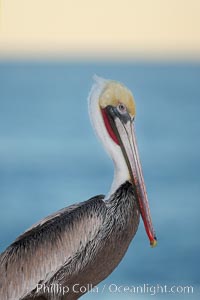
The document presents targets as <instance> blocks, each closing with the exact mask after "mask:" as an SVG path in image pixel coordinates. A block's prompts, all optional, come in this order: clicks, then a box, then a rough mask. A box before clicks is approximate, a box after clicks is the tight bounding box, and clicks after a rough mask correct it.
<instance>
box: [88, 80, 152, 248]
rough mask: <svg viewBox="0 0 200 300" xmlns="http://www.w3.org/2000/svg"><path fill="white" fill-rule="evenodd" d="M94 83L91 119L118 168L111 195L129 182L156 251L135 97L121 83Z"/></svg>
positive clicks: (90, 110)
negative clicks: (134, 192)
mask: <svg viewBox="0 0 200 300" xmlns="http://www.w3.org/2000/svg"><path fill="white" fill-rule="evenodd" d="M94 79H95V84H94V85H93V87H92V90H91V92H90V95H89V112H90V118H91V121H92V124H93V126H94V128H95V130H96V133H97V135H98V136H99V138H100V139H101V140H102V142H103V144H104V146H105V148H106V150H107V152H108V153H109V155H110V156H111V158H112V159H113V161H114V166H115V173H114V180H113V184H112V187H111V191H110V192H109V195H110V194H113V193H114V192H115V190H116V189H117V188H119V187H120V185H121V184H123V183H124V182H125V181H127V180H128V181H130V182H131V183H132V184H133V186H134V188H135V191H136V198H137V201H138V205H139V209H140V213H141V216H142V219H143V222H144V226H145V230H146V233H147V235H148V238H149V240H150V244H151V246H153V247H154V246H155V245H156V237H155V233H154V229H153V225H152V221H151V215H150V209H149V204H148V198H147V193H146V188H145V183H144V178H143V174H142V168H141V163H140V159H139V155H138V150H137V143H136V137H135V130H134V119H135V114H136V109H135V101H134V98H133V95H132V93H131V91H130V90H129V89H128V88H127V87H125V86H124V85H123V84H121V83H119V82H116V81H111V80H105V79H103V78H100V77H97V76H95V78H94Z"/></svg>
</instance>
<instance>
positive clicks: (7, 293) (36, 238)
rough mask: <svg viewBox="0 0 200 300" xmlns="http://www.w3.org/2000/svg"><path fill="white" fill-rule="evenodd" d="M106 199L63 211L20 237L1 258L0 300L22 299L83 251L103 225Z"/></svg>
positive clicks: (95, 199) (83, 203)
mask: <svg viewBox="0 0 200 300" xmlns="http://www.w3.org/2000/svg"><path fill="white" fill-rule="evenodd" d="M103 198H104V196H103V195H100V196H96V197H94V198H91V199H89V200H87V201H85V202H82V203H79V204H75V205H72V206H69V207H67V208H64V209H62V210H60V211H58V212H56V213H54V214H53V215H50V216H49V217H47V218H45V219H43V220H42V221H40V222H38V223H37V224H35V225H33V226H32V227H31V228H30V229H28V230H27V231H25V232H24V234H22V235H21V236H19V237H18V238H17V239H16V240H15V241H14V242H13V243H12V244H11V245H10V246H9V247H8V248H7V249H6V250H5V252H3V253H2V254H1V255H0V299H5V300H6V299H7V300H8V299H9V300H14V299H19V298H20V297H22V296H23V295H25V294H27V293H28V292H30V291H31V290H33V289H34V288H35V287H36V285H37V283H38V282H40V281H41V280H42V281H45V279H47V278H48V277H51V274H54V273H55V272H56V271H57V270H59V269H60V268H62V266H63V265H64V264H65V262H66V261H68V260H70V258H73V256H75V254H76V253H77V252H78V251H79V250H80V249H81V248H82V249H84V247H86V245H87V244H88V243H89V242H90V241H92V240H93V239H94V238H95V236H96V235H97V233H98V232H99V230H100V228H101V226H102V224H103V221H104V217H105V210H106V206H105V203H104V201H103V200H102V199H103Z"/></svg>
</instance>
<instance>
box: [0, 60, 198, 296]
mask: <svg viewBox="0 0 200 300" xmlns="http://www.w3.org/2000/svg"><path fill="white" fill-rule="evenodd" d="M94 73H96V74H98V75H100V76H102V77H105V78H111V79H115V80H119V81H122V82H123V83H124V84H126V85H127V86H128V87H129V88H130V89H131V90H132V91H133V94H134V96H135V99H136V105H137V106H136V108H137V115H136V131H137V140H138V147H139V150H140V151H139V152H140V158H141V161H142V165H143V172H144V176H145V181H146V186H147V190H148V195H149V201H150V207H151V212H152V218H153V223H154V227H155V229H156V232H157V236H158V247H157V248H155V249H151V248H150V247H149V242H148V239H147V237H146V234H145V231H144V227H143V223H142V222H141V224H140V228H139V230H138V232H137V235H136V236H135V238H134V240H133V241H132V243H131V245H130V247H129V249H128V252H127V253H126V256H125V257H124V259H123V261H122V262H121V263H120V265H119V266H118V267H117V269H116V270H115V271H114V272H113V273H112V274H111V276H110V277H108V278H107V279H106V280H105V281H104V282H103V283H102V284H100V288H101V289H102V287H104V284H106V289H105V291H104V292H103V293H101V292H99V293H97V292H96V293H90V294H87V295H85V296H84V297H83V299H94V297H95V298H96V299H103V300H112V299H140V300H143V299H145V300H146V299H151V298H152V297H156V298H157V299H158V298H159V299H160V298H163V299H172V298H173V299H179V298H180V299H191V298H192V299H199V296H200V278H199V277H200V276H199V275H200V272H199V263H200V239H199V225H200V218H199V210H200V171H199V169H200V138H199V135H200V117H199V114H200V64H199V63H194V62H193V63H173V62H163V63H162V62H156V63H153V62H151V63H150V62H149V63H147V62H130V63H128V62H127V63H108V62H101V63H95V62H94V63H92V62H91V63H86V62H84V63H81V62H80V63H78V62H77V63H73V62H71V63H70V62H66V61H60V62H36V61H35V62H34V61H32V62H31V61H27V62H25V61H23V62H22V61H21V62H20V61H18V62H14V61H12V62H8V61H7V62H6V61H2V62H0V201H1V202H0V203H1V210H0V250H1V251H3V250H4V249H5V248H6V247H7V246H8V245H9V244H10V243H11V242H12V241H13V240H14V239H15V238H16V237H17V236H18V235H19V234H20V233H22V232H23V231H24V230H26V229H27V228H28V227H29V226H31V225H32V224H33V223H35V222H36V221H38V220H40V219H41V218H43V217H45V216H47V215H48V214H50V213H52V212H54V211H56V210H58V209H60V208H62V207H65V206H68V205H70V204H72V203H74V202H80V201H83V200H86V199H88V198H90V197H91V196H93V195H97V194H101V193H104V194H106V193H107V192H108V190H109V187H110V184H111V182H112V176H113V166H112V162H111V161H110V159H109V157H108V156H107V154H106V153H105V151H104V150H103V148H102V146H101V144H100V142H99V141H98V140H97V138H96V137H95V134H94V133H93V129H92V127H91V125H90V122H89V117H88V112H87V96H88V92H89V90H90V87H91V85H92V75H93V74H94ZM110 284H116V285H117V286H121V285H124V286H125V285H126V286H132V285H134V286H136V285H144V284H148V285H149V286H151V285H155V286H157V285H168V286H170V285H177V286H193V287H194V291H193V293H190V294H189V295H188V294H187V293H176V294H173V293H168V294H166V293H158V294H156V295H154V296H153V295H151V293H146V294H145V293H140V294H134V293H130V292H123V293H120V292H109V290H108V287H109V285H110Z"/></svg>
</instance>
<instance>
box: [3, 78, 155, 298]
mask: <svg viewBox="0 0 200 300" xmlns="http://www.w3.org/2000/svg"><path fill="white" fill-rule="evenodd" d="M95 81H96V82H95V84H94V85H93V87H92V90H91V92H90V95H89V113H90V117H91V121H92V124H93V126H94V128H95V130H96V132H97V134H98V136H99V138H100V139H101V141H102V142H103V144H104V146H105V148H106V150H107V151H108V153H109V154H110V156H111V158H112V159H113V161H114V166H115V169H114V179H113V183H112V186H111V190H110V192H109V193H108V195H107V196H106V197H105V196H103V195H99V196H95V197H93V198H91V199H89V200H87V201H85V202H81V203H78V204H74V205H71V206H69V207H66V208H64V209H62V210H60V211H58V212H56V213H54V214H52V215H50V216H48V217H47V218H45V219H43V220H42V221H40V222H38V223H37V224H35V225H33V226H32V227H31V228H30V229H28V230H27V231H25V232H24V233H23V234H22V235H21V236H19V237H18V238H17V239H16V240H15V241H14V242H13V243H12V244H11V245H10V246H9V247H8V248H7V249H6V250H5V251H4V252H3V253H2V254H1V256H0V299H2V300H3V299H4V300H16V299H21V300H22V299H23V300H28V299H29V300H30V299H37V300H39V299H40V300H42V299H43V300H53V299H54V300H66V299H69V300H75V299H78V298H79V297H80V296H81V295H83V294H84V293H85V292H87V291H88V290H89V289H91V288H92V287H94V286H95V285H97V284H98V283H99V282H100V281H102V280H103V279H105V278H106V277H107V276H108V275H109V274H110V273H111V272H112V271H113V270H114V268H115V267H116V266H117V265H118V264H119V262H120V261H121V259H122V258H123V256H124V254H125V252H126V250H127V248H128V246H129V244H130V242H131V240H132V239H133V237H134V235H135V233H136V231H137V228H138V224H139V219H140V215H141V216H142V219H143V222H144V227H145V229H146V233H147V235H148V238H149V240H150V244H151V246H153V247H154V246H155V245H156V238H155V233H154V230H153V226H152V221H151V216H150V211H149V205H148V199H147V194H146V189H145V184H144V179H143V175H142V170H141V165H140V161H139V156H138V150H137V146H136V139H135V132H134V124H133V123H134V118H135V104H134V100H133V96H132V94H131V92H130V91H129V90H128V89H127V88H126V87H125V86H124V85H123V84H121V83H119V82H116V81H111V80H105V79H102V78H99V77H95ZM79 287H82V288H79Z"/></svg>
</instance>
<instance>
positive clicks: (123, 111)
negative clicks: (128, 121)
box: [117, 103, 127, 114]
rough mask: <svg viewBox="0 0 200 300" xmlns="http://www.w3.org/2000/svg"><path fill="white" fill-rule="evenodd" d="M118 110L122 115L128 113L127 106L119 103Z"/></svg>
mask: <svg viewBox="0 0 200 300" xmlns="http://www.w3.org/2000/svg"><path fill="white" fill-rule="evenodd" d="M117 110H118V112H119V113H120V114H125V113H127V109H126V106H125V105H124V104H123V103H119V104H118V106H117Z"/></svg>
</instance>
